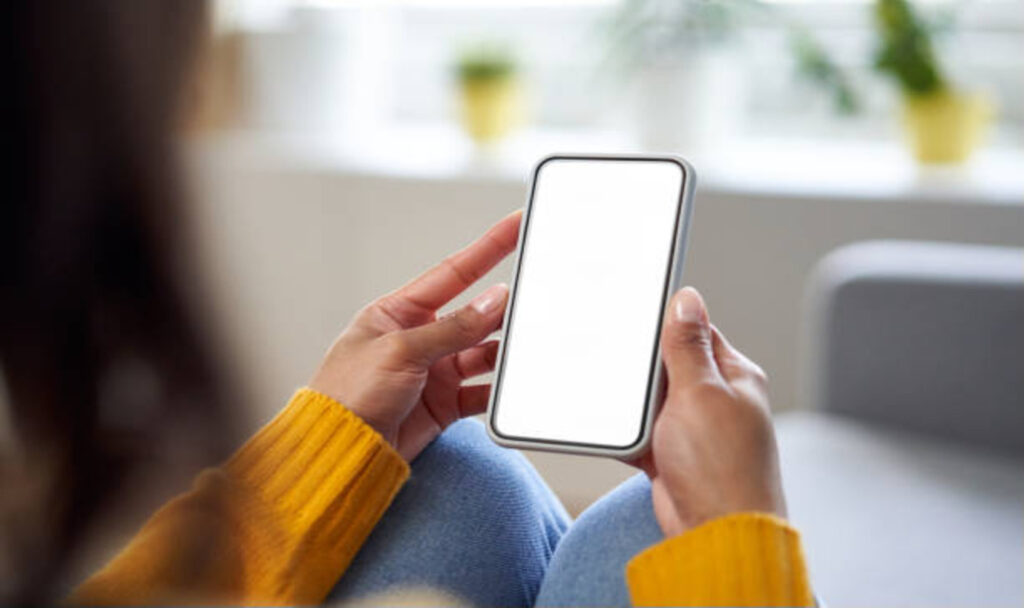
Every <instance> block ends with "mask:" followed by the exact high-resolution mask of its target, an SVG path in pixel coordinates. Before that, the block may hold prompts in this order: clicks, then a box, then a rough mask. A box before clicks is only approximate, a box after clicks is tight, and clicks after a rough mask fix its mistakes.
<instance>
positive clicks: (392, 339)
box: [383, 332, 415, 363]
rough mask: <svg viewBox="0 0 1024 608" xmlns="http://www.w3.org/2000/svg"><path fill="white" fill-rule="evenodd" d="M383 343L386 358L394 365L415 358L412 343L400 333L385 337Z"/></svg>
mask: <svg viewBox="0 0 1024 608" xmlns="http://www.w3.org/2000/svg"><path fill="white" fill-rule="evenodd" d="M383 342H384V353H385V357H386V358H387V359H388V361H390V362H392V363H405V362H408V361H411V360H412V359H413V358H414V356H415V351H414V349H413V345H412V342H410V341H409V338H407V337H406V336H404V335H402V334H401V333H399V332H395V333H391V334H388V335H386V336H384V338H383Z"/></svg>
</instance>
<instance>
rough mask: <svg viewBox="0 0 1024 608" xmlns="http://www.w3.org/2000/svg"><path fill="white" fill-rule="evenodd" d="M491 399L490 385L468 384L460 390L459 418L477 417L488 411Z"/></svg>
mask: <svg viewBox="0 0 1024 608" xmlns="http://www.w3.org/2000/svg"><path fill="white" fill-rule="evenodd" d="M490 399H491V385H490V384H468V385H466V386H463V387H460V388H459V417H460V418H465V417H466V416H476V415H477V414H482V413H484V412H486V411H487V403H488V402H489V401H490Z"/></svg>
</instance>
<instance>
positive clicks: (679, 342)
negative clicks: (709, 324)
mask: <svg viewBox="0 0 1024 608" xmlns="http://www.w3.org/2000/svg"><path fill="white" fill-rule="evenodd" d="M668 341H669V344H670V345H671V346H673V347H675V348H689V349H700V350H704V349H707V348H709V347H710V346H711V336H710V334H709V333H708V331H707V328H706V327H705V326H703V325H701V324H700V323H697V322H694V321H686V322H682V323H678V324H677V325H676V326H675V327H674V328H673V331H671V332H669V335H668Z"/></svg>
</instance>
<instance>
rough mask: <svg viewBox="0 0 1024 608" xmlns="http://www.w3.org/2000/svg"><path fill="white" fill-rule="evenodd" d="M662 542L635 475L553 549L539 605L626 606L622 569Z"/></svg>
mask: <svg viewBox="0 0 1024 608" xmlns="http://www.w3.org/2000/svg"><path fill="white" fill-rule="evenodd" d="M662 539H663V536H662V532H661V528H660V527H659V526H658V522H657V520H656V519H655V518H654V507H653V504H652V503H651V484H650V481H649V480H648V479H647V476H646V475H644V474H643V473H640V474H638V475H635V476H633V477H631V478H630V479H628V480H626V481H625V482H623V483H622V484H621V485H619V486H618V487H617V488H615V489H614V490H612V491H611V492H609V493H608V494H606V495H605V496H603V497H602V498H601V499H599V500H598V501H597V502H595V503H594V504H593V505H592V506H591V507H590V508H589V509H587V510H586V511H584V512H583V514H582V515H580V517H579V518H578V519H577V520H576V522H575V523H574V524H573V526H572V528H571V529H570V530H569V532H568V534H566V535H565V536H564V537H563V538H562V540H561V542H560V543H559V545H558V549H557V550H556V551H555V555H554V557H552V559H551V563H550V564H549V566H548V572H547V575H546V577H545V579H544V583H543V585H542V586H541V590H540V592H539V595H538V597H537V605H538V606H598V605H600V606H629V605H630V598H629V590H628V588H627V586H626V580H625V569H626V564H627V563H628V562H629V560H630V559H632V558H633V556H634V555H636V554H637V553H639V552H640V551H642V550H644V549H646V548H647V547H649V546H651V545H653V544H655V543H657V542H659V541H661V540H662Z"/></svg>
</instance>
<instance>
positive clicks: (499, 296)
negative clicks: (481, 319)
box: [469, 283, 508, 315]
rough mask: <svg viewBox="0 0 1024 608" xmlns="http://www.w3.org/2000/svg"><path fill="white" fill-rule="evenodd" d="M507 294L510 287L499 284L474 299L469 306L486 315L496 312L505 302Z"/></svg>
mask: <svg viewBox="0 0 1024 608" xmlns="http://www.w3.org/2000/svg"><path fill="white" fill-rule="evenodd" d="M506 293H508V285H505V284H504V283H498V284H497V285H492V286H490V287H488V288H487V289H486V290H485V291H484V292H483V293H482V294H480V295H478V296H477V297H475V298H473V300H472V301H471V302H470V303H469V305H470V306H472V307H473V310H475V311H477V312H478V313H480V314H482V315H485V314H487V313H489V312H494V309H496V308H497V307H498V306H499V305H500V304H501V303H502V302H504V301H505V294H506Z"/></svg>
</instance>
